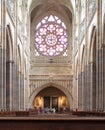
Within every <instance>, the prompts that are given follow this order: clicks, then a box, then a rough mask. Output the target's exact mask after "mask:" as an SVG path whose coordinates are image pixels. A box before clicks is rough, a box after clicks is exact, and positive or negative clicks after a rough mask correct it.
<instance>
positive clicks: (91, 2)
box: [88, 0, 96, 23]
mask: <svg viewBox="0 0 105 130" xmlns="http://www.w3.org/2000/svg"><path fill="white" fill-rule="evenodd" d="M95 11H96V0H88V23H89V22H90V21H91V19H92V17H93V15H94V13H95Z"/></svg>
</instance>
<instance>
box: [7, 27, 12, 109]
mask: <svg viewBox="0 0 105 130" xmlns="http://www.w3.org/2000/svg"><path fill="white" fill-rule="evenodd" d="M12 64H13V42H12V33H11V29H10V26H9V25H7V28H6V108H7V109H11V107H12V106H11V99H12V93H11V92H12Z"/></svg>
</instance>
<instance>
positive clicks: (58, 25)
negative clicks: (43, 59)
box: [35, 15, 68, 56]
mask: <svg viewBox="0 0 105 130" xmlns="http://www.w3.org/2000/svg"><path fill="white" fill-rule="evenodd" d="M67 46H68V35H67V28H66V26H65V24H64V22H62V21H61V20H60V19H59V18H58V17H57V16H53V15H50V16H46V17H44V18H43V19H42V20H41V21H40V22H39V23H38V24H37V26H36V29H35V48H36V50H37V51H38V52H39V53H40V54H42V55H44V56H58V55H61V54H64V53H65V52H66V51H67Z"/></svg>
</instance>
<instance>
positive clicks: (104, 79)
mask: <svg viewBox="0 0 105 130" xmlns="http://www.w3.org/2000/svg"><path fill="white" fill-rule="evenodd" d="M104 42H105V41H104ZM102 83H103V84H102V85H103V107H104V109H103V110H104V111H105V44H103V45H102Z"/></svg>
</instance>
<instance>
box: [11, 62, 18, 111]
mask: <svg viewBox="0 0 105 130" xmlns="http://www.w3.org/2000/svg"><path fill="white" fill-rule="evenodd" d="M17 70H18V67H17V65H16V63H14V64H13V79H12V80H13V110H19V72H18V71H17Z"/></svg>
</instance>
